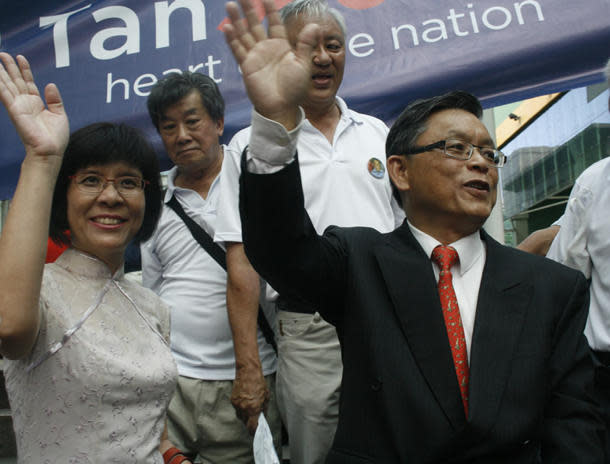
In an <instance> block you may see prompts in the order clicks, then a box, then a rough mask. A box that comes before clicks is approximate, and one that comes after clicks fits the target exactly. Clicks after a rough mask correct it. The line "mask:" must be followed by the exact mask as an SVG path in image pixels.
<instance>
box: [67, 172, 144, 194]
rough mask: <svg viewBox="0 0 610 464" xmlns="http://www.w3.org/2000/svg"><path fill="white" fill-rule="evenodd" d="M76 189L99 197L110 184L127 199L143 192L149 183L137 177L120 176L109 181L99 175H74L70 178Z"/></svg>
mask: <svg viewBox="0 0 610 464" xmlns="http://www.w3.org/2000/svg"><path fill="white" fill-rule="evenodd" d="M70 179H72V180H73V181H74V182H76V187H77V188H78V189H79V190H80V191H81V192H83V193H88V194H90V195H99V194H100V193H102V192H103V191H104V189H105V188H106V187H107V186H108V184H110V183H112V184H113V185H114V188H115V189H116V191H117V192H119V194H120V195H121V196H125V197H128V196H130V195H137V194H139V193H141V192H142V191H143V190H144V187H146V186H147V185H148V184H149V183H150V182H149V181H147V180H144V179H142V178H141V177H138V176H120V177H117V178H115V179H109V178H107V177H104V176H101V175H99V174H91V173H86V174H76V175H74V176H70Z"/></svg>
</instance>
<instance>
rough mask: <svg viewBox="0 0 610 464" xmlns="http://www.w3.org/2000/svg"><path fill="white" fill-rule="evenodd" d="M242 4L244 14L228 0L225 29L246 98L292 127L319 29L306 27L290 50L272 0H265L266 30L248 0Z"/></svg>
mask: <svg viewBox="0 0 610 464" xmlns="http://www.w3.org/2000/svg"><path fill="white" fill-rule="evenodd" d="M240 4H241V9H242V11H243V16H244V19H242V18H240V14H239V7H238V5H237V4H236V3H235V2H229V3H227V13H228V14H229V23H228V24H227V25H225V27H224V33H225V37H226V40H227V43H228V44H229V46H230V47H231V51H232V52H233V56H234V57H235V59H236V60H237V63H238V64H239V66H240V68H241V71H242V76H243V80H244V84H245V86H246V90H247V92H248V97H249V98H250V100H251V101H252V103H253V105H254V107H255V109H256V110H257V111H258V112H259V113H260V114H262V115H263V116H265V117H267V118H269V119H274V120H276V121H278V122H280V123H282V124H284V126H286V128H287V129H292V128H293V127H294V124H295V121H296V115H297V114H298V113H297V111H298V110H297V105H298V103H299V102H300V101H301V100H302V98H303V96H304V95H305V93H306V92H307V89H308V87H309V81H310V76H311V71H310V67H311V57H310V56H311V52H312V50H313V48H314V47H315V46H316V45H317V43H318V41H319V35H320V32H319V28H318V26H316V25H313V24H312V25H307V26H305V27H304V28H303V30H302V31H301V33H300V34H299V37H298V39H297V43H296V46H295V48H294V49H293V48H292V47H291V45H290V43H289V42H288V39H287V34H286V29H285V28H284V25H283V24H282V22H281V20H280V17H279V14H278V12H277V11H276V9H275V5H274V2H273V0H264V1H263V5H264V7H265V14H266V17H267V20H268V23H269V28H268V29H269V32H268V33H267V31H266V30H265V28H264V27H263V25H262V24H261V22H260V21H259V19H258V17H257V15H256V11H255V9H254V7H253V6H252V4H251V3H250V0H240Z"/></svg>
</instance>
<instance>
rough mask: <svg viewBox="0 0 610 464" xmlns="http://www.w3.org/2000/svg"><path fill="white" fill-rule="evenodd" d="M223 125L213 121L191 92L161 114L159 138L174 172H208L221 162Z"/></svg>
mask: <svg viewBox="0 0 610 464" xmlns="http://www.w3.org/2000/svg"><path fill="white" fill-rule="evenodd" d="M223 130H224V121H222V120H220V121H217V122H215V121H213V120H212V118H210V116H209V114H208V112H207V111H206V109H205V107H204V106H203V103H202V101H201V97H200V95H199V92H198V91H197V90H193V91H192V92H190V93H189V94H187V95H186V96H185V97H184V98H182V99H181V100H179V101H178V102H177V103H175V104H173V105H171V106H169V107H168V108H167V109H166V110H165V111H164V113H163V117H162V118H161V122H160V124H159V134H160V135H161V139H162V140H163V145H164V146H165V149H166V151H167V154H168V156H169V157H170V159H171V160H172V161H173V162H174V164H175V165H176V166H178V171H179V173H180V172H187V171H190V170H198V169H204V170H205V169H208V168H209V167H211V166H216V165H218V164H219V163H220V162H222V151H221V147H220V143H219V138H220V136H221V135H222V132H223Z"/></svg>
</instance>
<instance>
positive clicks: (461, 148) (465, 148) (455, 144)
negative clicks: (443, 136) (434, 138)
mask: <svg viewBox="0 0 610 464" xmlns="http://www.w3.org/2000/svg"><path fill="white" fill-rule="evenodd" d="M438 148H442V149H443V151H444V152H445V155H447V156H449V157H451V158H456V159H460V160H469V159H470V158H472V154H473V153H474V149H475V148H476V149H478V150H479V153H480V154H481V156H482V157H483V158H485V161H487V164H488V165H489V166H492V167H494V168H501V167H502V166H504V164H506V155H505V154H504V153H502V152H501V151H500V150H496V149H495V148H492V147H479V146H478V145H473V144H472V143H468V142H464V141H463V140H459V139H447V140H439V141H438V142H435V143H432V144H430V145H426V146H425V147H416V148H414V149H413V150H411V151H410V152H409V153H405V155H417V154H419V153H425V152H427V151H432V150H436V149H438Z"/></svg>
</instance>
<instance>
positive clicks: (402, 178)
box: [386, 155, 411, 192]
mask: <svg viewBox="0 0 610 464" xmlns="http://www.w3.org/2000/svg"><path fill="white" fill-rule="evenodd" d="M386 166H387V169H388V175H389V176H390V179H391V180H392V183H393V184H394V185H395V186H396V188H397V189H398V190H399V191H400V192H405V191H407V190H409V189H410V188H411V186H410V184H409V172H408V170H407V158H406V157H405V156H401V155H392V156H390V157H389V158H388V159H387V160H386Z"/></svg>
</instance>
